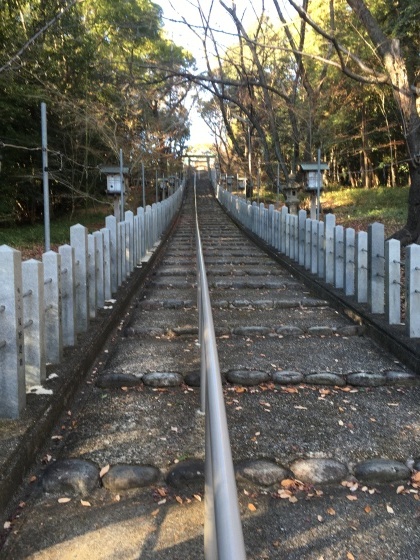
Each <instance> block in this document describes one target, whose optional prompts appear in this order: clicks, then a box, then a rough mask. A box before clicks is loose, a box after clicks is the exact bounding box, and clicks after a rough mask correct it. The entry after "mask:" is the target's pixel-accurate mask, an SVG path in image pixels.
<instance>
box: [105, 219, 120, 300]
mask: <svg viewBox="0 0 420 560" xmlns="http://www.w3.org/2000/svg"><path fill="white" fill-rule="evenodd" d="M105 227H106V228H107V229H108V230H109V237H110V245H109V254H110V271H111V292H112V293H113V294H115V293H116V291H117V290H118V286H119V284H118V261H117V255H118V227H117V220H116V219H115V217H114V216H107V217H106V218H105Z"/></svg>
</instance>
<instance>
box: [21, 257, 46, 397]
mask: <svg viewBox="0 0 420 560" xmlns="http://www.w3.org/2000/svg"><path fill="white" fill-rule="evenodd" d="M22 302H23V328H24V338H25V345H24V348H25V381H26V386H27V387H32V386H34V385H42V384H43V383H44V381H45V378H46V374H45V371H46V367H45V365H46V360H45V317H44V313H45V303H44V267H43V264H42V262H40V261H36V260H34V259H30V260H29V261H24V262H23V263H22Z"/></svg>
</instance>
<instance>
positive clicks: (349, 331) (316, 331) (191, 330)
mask: <svg viewBox="0 0 420 560" xmlns="http://www.w3.org/2000/svg"><path fill="white" fill-rule="evenodd" d="M215 331H216V337H221V336H229V335H236V336H254V335H255V336H275V335H278V337H279V338H283V337H289V336H307V335H309V336H319V337H326V336H343V337H352V336H362V335H363V334H364V332H365V328H364V326H363V325H346V326H341V327H330V326H328V325H316V326H313V327H308V328H306V329H304V328H300V327H295V326H293V325H282V326H263V325H255V326H252V325H250V326H246V327H232V328H223V327H222V328H217V327H216V329H215ZM123 334H124V336H125V337H136V336H150V337H156V336H168V335H170V336H173V335H176V336H190V335H197V334H198V327H197V326H193V325H184V326H177V327H172V328H163V327H152V326H150V327H149V326H146V327H135V326H130V325H129V326H128V327H127V328H126V329H124V333H123Z"/></svg>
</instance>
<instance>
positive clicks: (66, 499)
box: [57, 498, 71, 504]
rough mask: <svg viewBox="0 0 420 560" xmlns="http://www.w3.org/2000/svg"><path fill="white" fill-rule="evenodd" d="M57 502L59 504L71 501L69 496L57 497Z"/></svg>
mask: <svg viewBox="0 0 420 560" xmlns="http://www.w3.org/2000/svg"><path fill="white" fill-rule="evenodd" d="M57 502H58V503H59V504H67V503H68V502H71V498H58V500H57Z"/></svg>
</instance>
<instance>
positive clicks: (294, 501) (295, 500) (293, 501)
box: [289, 496, 298, 504]
mask: <svg viewBox="0 0 420 560" xmlns="http://www.w3.org/2000/svg"><path fill="white" fill-rule="evenodd" d="M297 501H298V499H297V498H296V496H290V498H289V502H290V503H291V504H295V503H296V502H297Z"/></svg>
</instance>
